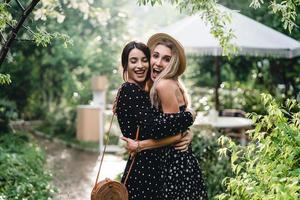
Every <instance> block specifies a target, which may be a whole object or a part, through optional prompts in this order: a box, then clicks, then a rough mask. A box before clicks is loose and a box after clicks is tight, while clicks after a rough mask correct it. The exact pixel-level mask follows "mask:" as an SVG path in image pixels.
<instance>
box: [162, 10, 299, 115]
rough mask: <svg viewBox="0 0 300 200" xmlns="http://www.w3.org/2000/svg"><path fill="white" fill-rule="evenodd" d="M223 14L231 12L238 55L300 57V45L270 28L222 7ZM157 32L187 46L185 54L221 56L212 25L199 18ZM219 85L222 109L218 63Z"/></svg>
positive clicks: (216, 66) (217, 86)
mask: <svg viewBox="0 0 300 200" xmlns="http://www.w3.org/2000/svg"><path fill="white" fill-rule="evenodd" d="M219 9H220V10H221V11H225V12H229V13H230V15H231V19H232V21H231V24H229V25H228V28H231V29H232V30H233V33H234V35H235V38H234V39H233V40H232V43H233V44H235V45H236V46H237V48H238V50H237V52H236V55H249V56H270V57H278V58H293V57H297V56H300V42H298V41H297V40H295V39H293V38H290V37H288V36H286V35H284V34H282V33H280V32H278V31H276V30H274V29H272V28H270V27H267V26H265V25H263V24H261V23H259V22H257V21H255V20H253V19H251V18H249V17H246V16H244V15H242V14H240V13H238V12H237V11H234V10H230V9H228V8H226V7H224V6H221V5H219ZM158 32H163V33H168V34H170V35H172V36H173V37H174V38H176V39H177V40H178V41H180V42H181V44H182V45H183V46H184V48H185V50H186V53H188V54H196V55H200V56H201V55H202V56H204V55H209V56H221V55H222V49H221V47H220V45H219V42H218V41H217V39H216V38H214V37H213V36H212V35H211V33H210V26H209V25H208V24H206V23H205V22H204V21H203V20H202V19H201V18H200V17H199V16H198V15H193V16H188V17H186V18H184V19H182V20H179V21H177V22H175V23H174V24H171V25H169V26H167V27H164V28H163V29H161V30H159V31H158ZM215 71H216V72H215V73H216V86H215V103H216V109H217V110H218V108H219V94H218V88H219V86H220V82H221V80H220V66H219V62H218V60H217V57H216V60H215Z"/></svg>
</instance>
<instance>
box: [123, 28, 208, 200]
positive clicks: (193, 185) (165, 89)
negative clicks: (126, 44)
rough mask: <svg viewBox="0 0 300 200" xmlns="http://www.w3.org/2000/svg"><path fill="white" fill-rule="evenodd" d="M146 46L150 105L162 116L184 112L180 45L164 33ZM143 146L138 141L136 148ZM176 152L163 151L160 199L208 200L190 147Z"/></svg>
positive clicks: (131, 144) (130, 143) (168, 148)
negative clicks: (148, 53)
mask: <svg viewBox="0 0 300 200" xmlns="http://www.w3.org/2000/svg"><path fill="white" fill-rule="evenodd" d="M147 46H148V47H149V48H150V50H151V58H150V70H151V75H150V77H151V80H150V81H149V82H148V84H147V85H148V88H149V89H150V99H151V102H152V105H153V106H154V107H156V108H157V109H159V110H161V111H162V112H163V113H177V112H183V111H185V110H186V108H187V107H188V106H189V100H188V98H187V94H186V89H185V88H184V85H183V84H182V83H181V82H180V81H179V76H180V75H182V74H183V72H184V71H185V69H186V57H185V53H184V49H183V47H182V45H181V44H180V43H179V42H178V41H177V40H175V39H174V38H173V37H171V36H170V35H168V34H165V33H157V34H154V35H153V36H151V37H150V38H149V40H148V43H147ZM136 143H137V142H136V141H133V140H131V141H128V145H127V148H128V149H129V151H131V152H132V151H135V147H136V146H137V144H136ZM144 146H146V145H145V144H144V143H143V141H139V148H140V149H142V150H143V148H144ZM186 147H187V148H185V149H184V150H181V151H180V150H177V149H176V148H175V147H174V146H173V145H168V146H166V147H165V148H163V151H161V155H160V161H161V162H160V164H161V170H162V172H161V174H162V175H161V181H162V184H163V186H162V188H161V192H160V197H159V199H164V200H204V199H208V197H207V193H206V189H205V184H204V181H203V177H202V172H201V170H200V168H199V165H198V162H197V159H196V158H195V156H194V155H193V152H192V148H191V145H190V144H188V145H186Z"/></svg>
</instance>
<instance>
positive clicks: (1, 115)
mask: <svg viewBox="0 0 300 200" xmlns="http://www.w3.org/2000/svg"><path fill="white" fill-rule="evenodd" d="M17 116H18V114H17V108H16V104H15V103H14V102H12V101H8V100H5V99H0V132H2V133H4V132H8V131H9V121H10V120H13V119H16V118H17Z"/></svg>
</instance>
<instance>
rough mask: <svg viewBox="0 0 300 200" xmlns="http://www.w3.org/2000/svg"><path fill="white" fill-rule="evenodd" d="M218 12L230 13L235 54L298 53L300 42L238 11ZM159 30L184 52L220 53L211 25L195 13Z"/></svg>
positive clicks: (296, 54) (284, 54) (289, 56)
mask: <svg viewBox="0 0 300 200" xmlns="http://www.w3.org/2000/svg"><path fill="white" fill-rule="evenodd" d="M219 8H220V10H221V11H225V12H229V13H230V14H231V17H232V23H231V24H229V25H228V27H229V28H231V29H232V30H233V32H234V35H235V36H236V38H234V39H233V40H232V42H233V44H235V45H236V46H237V47H238V52H237V55H251V56H272V57H281V58H293V57H296V56H299V55H300V42H298V41H297V40H295V39H293V38H290V37H288V36H286V35H284V34H282V33H280V32H278V31H276V30H274V29H272V28H270V27H267V26H265V25H263V24H261V23H259V22H257V21H255V20H253V19H251V18H249V17H246V16H244V15H242V14H240V13H238V12H237V11H234V10H230V9H228V8H225V7H224V6H220V7H219ZM159 32H164V33H168V34H170V35H172V36H174V37H175V38H176V39H177V40H179V41H180V42H181V43H182V45H183V46H184V47H185V49H186V52H187V53H195V54H197V55H212V56H218V55H222V50H221V47H220V45H219V42H218V41H217V40H216V39H215V38H214V37H213V36H212V35H211V34H210V26H209V25H208V24H205V22H204V21H203V20H202V19H201V18H200V17H199V16H198V15H193V16H189V17H186V18H184V19H182V20H179V21H178V22H175V23H174V24H172V25H170V26H167V27H165V28H163V29H161V30H159Z"/></svg>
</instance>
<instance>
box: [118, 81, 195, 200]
mask: <svg viewBox="0 0 300 200" xmlns="http://www.w3.org/2000/svg"><path fill="white" fill-rule="evenodd" d="M116 112H117V118H118V122H119V125H120V128H121V131H122V134H123V135H124V136H125V137H129V138H131V139H135V133H136V130H137V126H140V134H139V140H145V139H161V138H164V137H167V136H171V135H176V134H177V133H179V132H182V131H183V130H186V129H187V127H189V126H190V125H191V124H192V123H193V118H192V115H191V113H189V112H179V113H173V114H163V113H161V112H159V111H157V110H156V109H154V108H153V107H152V106H151V102H150V99H149V94H148V93H147V92H145V91H143V90H142V89H141V88H140V87H139V86H138V85H136V84H133V83H128V82H126V83H124V84H122V86H121V88H120V90H119V97H118V100H117V110H116ZM164 149H165V148H156V149H150V150H144V151H142V152H140V153H139V154H137V155H136V158H135V163H134V164H133V167H132V169H131V171H130V175H129V177H128V180H127V182H126V184H125V185H126V187H127V189H128V193H129V199H130V200H144V199H145V200H148V199H154V200H157V199H161V195H162V187H163V182H162V181H161V178H162V169H163V166H162V165H163V164H165V163H163V162H162V160H161V156H162V153H165V151H164ZM131 161H132V160H131V159H129V160H128V162H127V164H126V168H125V171H124V174H123V177H122V182H124V179H125V177H126V175H127V172H128V169H129V166H130V164H131Z"/></svg>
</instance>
